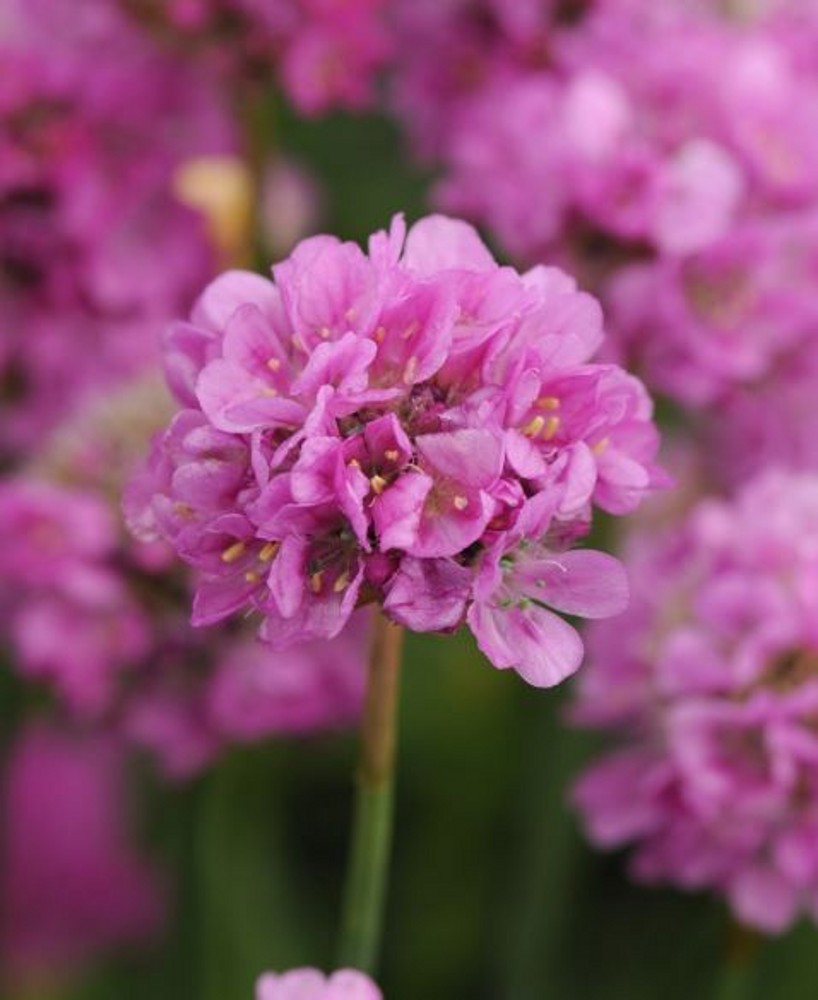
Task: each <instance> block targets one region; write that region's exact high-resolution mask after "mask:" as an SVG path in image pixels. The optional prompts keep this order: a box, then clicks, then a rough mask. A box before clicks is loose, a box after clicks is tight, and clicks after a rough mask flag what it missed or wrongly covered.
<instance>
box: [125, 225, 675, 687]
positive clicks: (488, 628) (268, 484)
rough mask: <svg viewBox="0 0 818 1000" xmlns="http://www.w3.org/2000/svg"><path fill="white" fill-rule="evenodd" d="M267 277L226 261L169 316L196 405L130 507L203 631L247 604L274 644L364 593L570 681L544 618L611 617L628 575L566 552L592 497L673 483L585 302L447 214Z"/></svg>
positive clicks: (640, 401)
mask: <svg viewBox="0 0 818 1000" xmlns="http://www.w3.org/2000/svg"><path fill="white" fill-rule="evenodd" d="M273 279H274V280H273V281H270V280H268V279H266V278H263V277H260V276H258V275H254V274H250V273H245V272H229V273H227V274H225V275H223V276H222V277H220V278H218V279H217V280H216V281H215V282H214V283H213V284H211V285H210V286H209V287H208V288H207V290H206V291H205V292H204V294H203V295H202V297H201V298H200V300H199V302H198V304H197V305H196V307H195V308H194V311H193V314H192V316H191V320H190V322H189V323H183V324H178V325H177V326H175V327H174V328H172V329H171V331H170V333H169V335H168V338H167V345H166V358H167V368H168V374H169V380H170V383H171V386H172V387H173V389H174V390H175V392H176V393H177V395H178V397H179V399H180V401H181V402H182V403H183V404H184V405H185V406H186V409H183V410H182V411H181V412H180V413H179V414H178V415H177V416H176V418H175V419H174V420H173V421H172V423H171V424H170V426H169V428H168V429H167V431H166V432H165V433H164V434H163V435H162V436H161V437H160V438H159V439H158V440H157V442H156V444H155V447H154V451H153V454H152V458H151V460H150V463H149V465H148V467H147V468H146V470H145V472H144V473H143V474H142V475H141V476H139V477H138V478H137V479H136V481H135V482H134V484H133V486H132V488H131V491H130V495H129V497H128V503H127V507H128V512H129V518H130V522H131V525H132V527H133V528H134V529H135V530H136V531H137V532H138V533H139V534H141V535H142V536H143V537H149V538H156V537H160V538H163V539H166V540H169V541H170V542H171V543H172V545H173V546H174V548H175V549H176V551H177V552H178V553H179V554H180V555H181V556H182V558H183V559H185V560H186V561H187V562H188V563H190V564H191V565H192V566H194V567H195V568H196V569H197V570H198V575H199V586H198V589H197V592H196V598H195V602H194V608H193V620H194V623H195V624H197V625H208V624H211V623H213V622H216V621H220V620H222V619H224V618H226V617H228V616H230V615H232V614H233V613H235V612H237V611H239V610H241V609H251V610H255V611H257V612H259V613H260V614H261V616H262V617H263V626H262V634H263V635H264V637H265V638H267V639H268V640H270V641H271V642H273V643H275V644H276V645H278V646H279V647H284V646H288V645H290V644H292V643H296V642H302V641H305V640H309V639H328V638H332V637H333V636H335V635H337V634H338V633H339V632H340V631H341V630H342V629H343V627H344V625H345V623H346V622H347V620H348V619H349V616H350V615H351V614H352V612H353V610H354V609H355V608H356V607H357V606H359V605H361V604H366V603H369V602H373V601H374V602H377V603H379V604H381V605H382V606H383V608H384V610H385V612H386V614H387V615H388V616H389V617H390V618H392V619H393V620H394V621H396V622H399V623H402V624H404V625H406V626H408V627H409V628H412V629H415V630H418V631H448V630H451V629H454V628H456V627H458V626H459V625H461V624H462V623H464V622H467V623H468V625H469V627H470V628H471V630H472V632H473V633H474V634H475V636H476V637H477V640H478V643H479V644H480V646H481V648H482V649H483V651H484V652H485V653H486V655H487V656H488V657H489V659H490V660H491V661H492V662H493V663H494V664H495V666H497V667H500V668H507V667H513V668H514V669H516V670H517V671H518V672H519V673H520V674H522V676H523V677H525V679H526V680H528V681H529V682H531V683H533V684H537V685H542V686H548V685H551V684H555V683H557V682H558V681H560V680H561V679H562V678H563V677H565V676H566V675H567V674H569V673H571V672H572V671H573V670H575V669H576V667H577V666H578V665H579V662H580V659H581V655H582V644H581V641H580V639H579V637H578V635H577V633H576V632H575V630H574V629H573V628H572V627H571V626H570V625H568V624H567V623H566V622H565V621H564V620H563V619H562V618H560V617H559V616H558V615H557V614H555V613H554V612H555V611H561V612H564V613H568V614H576V615H585V616H588V617H600V616H606V615H610V614H615V613H617V612H618V611H620V610H621V609H622V607H623V606H624V604H625V602H626V584H625V579H624V576H623V573H622V571H621V567H620V566H619V564H618V563H617V562H616V560H614V559H612V558H611V557H609V556H607V555H604V554H603V553H599V552H592V551H587V550H573V549H572V546H573V544H574V543H575V541H576V540H577V539H578V538H579V537H581V536H583V535H585V534H586V533H587V531H588V528H589V526H590V522H591V517H592V509H593V506H594V505H596V506H598V507H601V508H602V509H604V510H607V511H609V512H611V513H614V514H622V513H626V512H628V511H630V510H632V509H634V508H635V507H636V506H637V505H638V503H639V502H640V500H641V499H642V497H643V496H644V494H645V493H646V492H648V491H649V490H651V489H652V488H653V487H654V486H656V485H657V484H658V483H660V482H662V481H663V475H662V473H661V472H660V471H659V470H658V469H657V467H656V465H655V464H654V456H655V452H656V448H657V433H656V430H655V427H654V425H653V423H652V419H651V403H650V399H649V397H648V396H647V394H646V392H645V390H644V389H643V387H642V385H641V384H640V383H639V382H638V381H637V380H636V379H634V378H632V377H631V376H629V375H627V374H626V373H625V372H624V371H623V370H622V369H620V368H618V367H616V366H615V365H607V364H597V363H594V362H593V361H592V360H591V359H592V357H593V355H594V353H595V352H596V350H597V349H598V347H599V345H600V343H601V340H602V337H603V332H602V324H601V314H600V310H599V307H598V305H597V303H596V302H595V301H594V300H593V299H592V298H590V297H589V296H587V295H585V294H582V293H580V292H579V291H577V288H576V286H575V284H574V282H573V281H572V279H570V278H569V277H568V276H567V275H566V274H564V273H563V272H561V271H559V270H556V269H553V268H544V267H538V268H535V269H534V270H532V271H529V272H528V273H526V274H519V273H518V272H516V271H515V270H513V269H511V268H509V267H500V266H498V265H497V264H496V263H495V261H494V260H493V258H492V257H491V255H490V254H489V251H488V250H487V249H486V247H485V246H484V245H483V243H482V242H481V241H480V239H479V237H478V236H477V234H476V232H475V231H474V230H473V229H471V227H469V226H467V225H466V224H464V223H462V222H459V221H456V220H453V219H447V218H444V217H438V216H435V217H429V218H426V219H424V220H421V221H420V222H418V223H417V224H416V225H414V226H413V227H412V229H411V230H410V231H409V233H408V235H407V234H406V232H405V227H404V225H403V221H402V219H401V218H400V217H398V218H396V219H395V220H394V221H393V224H392V228H391V229H390V231H389V232H388V233H385V232H379V233H376V234H375V235H374V236H373V237H372V238H371V240H370V245H369V253H368V254H365V253H364V252H363V251H362V250H361V249H360V248H359V247H358V246H356V245H354V244H351V243H342V242H340V241H338V240H337V239H335V238H332V237H329V236H321V237H315V238H312V239H309V240H305V241H304V242H302V243H301V244H299V246H298V247H296V249H295V250H294V252H293V253H292V255H291V256H290V257H289V258H288V259H286V260H285V261H283V262H282V263H280V264H277V265H276V266H275V267H274V268H273ZM552 609H553V610H552Z"/></svg>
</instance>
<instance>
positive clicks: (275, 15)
mask: <svg viewBox="0 0 818 1000" xmlns="http://www.w3.org/2000/svg"><path fill="white" fill-rule="evenodd" d="M118 2H119V4H120V5H121V6H122V7H124V8H125V9H126V10H127V11H128V12H129V13H131V14H132V15H133V17H134V19H135V23H137V24H139V25H141V26H142V27H143V28H154V29H156V30H157V31H158V32H159V33H161V34H163V35H164V36H165V38H166V39H167V38H168V37H169V38H170V40H171V41H175V42H176V43H177V46H179V45H180V46H181V50H182V56H183V58H185V57H187V56H191V55H194V56H196V57H198V58H203V59H204V60H205V63H206V64H207V66H208V68H209V69H210V70H211V71H213V72H215V73H217V74H218V75H219V76H220V77H221V78H222V79H226V80H227V82H228V83H230V84H241V82H242V81H247V82H251V83H252V82H259V81H261V82H267V81H268V80H269V79H270V78H271V77H272V76H273V75H275V76H276V77H277V80H278V82H279V84H280V85H281V87H282V89H283V90H284V92H285V94H286V95H287V97H288V98H289V99H290V100H291V101H292V102H293V104H294V105H295V106H296V107H297V108H298V110H299V111H301V112H302V113H304V114H310V115H312V114H320V113H322V112H324V111H327V110H329V109H330V108H334V107H343V108H361V107H364V106H366V105H368V104H369V103H370V102H371V100H372V97H373V87H374V80H375V76H376V73H377V71H378V70H379V69H380V68H381V66H382V65H383V64H384V62H385V61H386V59H387V57H388V56H389V54H390V51H391V38H390V34H389V32H388V30H387V26H386V24H385V11H386V7H387V4H386V0H355V2H354V3H337V2H333V0H329V2H328V0H118Z"/></svg>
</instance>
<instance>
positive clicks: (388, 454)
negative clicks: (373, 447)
mask: <svg viewBox="0 0 818 1000" xmlns="http://www.w3.org/2000/svg"><path fill="white" fill-rule="evenodd" d="M384 457H385V458H387V459H388V460H389V461H390V462H397V460H398V459H399V458H400V455H399V454H398V452H397V451H396V450H395V449H394V448H390V449H389V451H385V452H384Z"/></svg>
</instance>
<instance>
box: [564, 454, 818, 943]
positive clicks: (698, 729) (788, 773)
mask: <svg viewBox="0 0 818 1000" xmlns="http://www.w3.org/2000/svg"><path fill="white" fill-rule="evenodd" d="M817 505H818V478H816V476H815V475H814V474H810V473H801V474H796V473H790V474H785V473H781V472H777V473H766V474H764V475H762V476H761V477H759V478H757V479H755V480H753V481H752V482H751V483H750V484H749V485H748V486H746V487H745V488H744V489H743V490H742V491H741V492H740V493H739V495H738V496H737V498H736V499H735V500H734V501H731V502H728V501H719V500H703V501H700V502H699V504H698V505H697V506H695V507H693V509H692V510H691V511H690V512H689V514H687V515H686V517H685V519H684V520H683V521H682V523H681V524H678V523H675V524H670V525H668V526H667V527H666V528H665V529H664V530H662V531H659V532H657V531H655V530H654V531H651V532H646V533H644V534H642V535H639V534H635V535H634V538H633V543H632V545H631V547H630V551H629V558H628V565H629V568H630V569H631V575H632V578H633V580H634V598H633V601H632V603H631V606H630V608H629V609H628V612H627V613H626V615H625V616H624V617H623V618H622V619H620V621H619V622H618V623H617V625H616V627H615V628H611V627H609V626H607V625H606V624H604V623H600V624H598V625H595V626H593V627H592V629H591V631H590V635H589V648H590V651H591V655H590V657H589V659H590V663H589V666H588V668H587V669H586V670H585V671H584V673H583V677H582V683H581V684H580V688H579V697H578V700H577V703H576V707H575V710H574V711H575V717H576V718H577V720H578V721H579V722H581V723H582V724H585V725H588V726H592V727H594V728H599V729H603V730H605V731H607V732H609V733H610V734H611V735H612V736H613V737H614V738H615V740H616V746H615V748H614V749H613V750H612V751H611V752H610V753H608V754H607V755H605V756H604V757H603V758H602V759H601V760H600V761H598V762H597V763H595V764H593V765H592V766H591V767H590V769H589V770H588V771H587V773H586V774H585V775H584V776H583V777H582V778H581V779H580V782H579V784H578V786H577V788H576V792H575V799H576V802H577V804H578V806H579V809H580V811H581V813H582V815H583V818H584V820H585V824H586V826H587V828H588V831H589V834H590V836H591V839H592V840H593V841H594V842H595V843H596V844H598V845H600V846H605V847H613V846H620V845H633V847H634V853H633V871H634V874H635V875H636V876H637V877H638V878H639V879H642V880H645V881H650V882H656V881H668V882H671V883H673V884H675V885H679V886H682V887H685V888H710V889H714V890H716V891H718V892H721V893H724V894H725V895H726V896H727V898H728V900H729V902H730V904H731V906H732V907H733V909H734V911H735V912H736V914H737V916H738V917H739V919H741V920H742V921H744V922H746V923H748V924H752V925H755V926H757V927H759V928H761V929H762V930H766V931H770V932H775V931H781V930H783V929H784V928H786V927H787V926H789V925H790V924H791V923H792V922H793V921H794V920H795V919H796V917H797V916H799V915H800V914H801V913H807V914H811V915H812V916H813V917H814V918H816V917H818V852H816V850H815V842H816V841H815V838H816V835H817V834H818V784H816V780H815V776H816V761H818V733H817V732H816V718H818V715H816V711H818V628H817V627H816V622H818V521H816V509H818V506H817Z"/></svg>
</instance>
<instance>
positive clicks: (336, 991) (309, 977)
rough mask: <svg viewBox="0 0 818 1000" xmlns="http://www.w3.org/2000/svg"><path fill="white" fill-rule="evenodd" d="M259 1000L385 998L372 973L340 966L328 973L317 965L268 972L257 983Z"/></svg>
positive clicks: (373, 999) (366, 999) (355, 999)
mask: <svg viewBox="0 0 818 1000" xmlns="http://www.w3.org/2000/svg"><path fill="white" fill-rule="evenodd" d="M256 1000H382V994H381V991H380V990H379V989H378V987H377V986H376V985H375V984H374V983H373V982H372V980H371V979H370V978H369V976H365V975H364V974H363V972H357V971H356V970H355V969H341V970H340V971H339V972H333V973H332V975H331V976H325V975H323V973H321V972H319V971H318V970H317V969H291V970H290V971H289V972H282V973H273V972H267V973H265V974H264V975H263V976H262V977H261V978H260V979H259V981H258V983H257V984H256Z"/></svg>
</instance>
